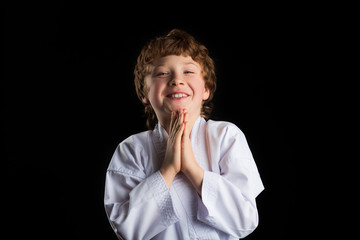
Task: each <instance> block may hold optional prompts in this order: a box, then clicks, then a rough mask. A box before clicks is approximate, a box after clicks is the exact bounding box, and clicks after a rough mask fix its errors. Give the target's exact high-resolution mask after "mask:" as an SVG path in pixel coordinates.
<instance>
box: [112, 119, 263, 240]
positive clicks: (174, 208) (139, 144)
mask: <svg viewBox="0 0 360 240" xmlns="http://www.w3.org/2000/svg"><path fill="white" fill-rule="evenodd" d="M167 139H168V135H167V133H166V131H165V129H164V128H163V127H161V125H160V124H158V125H157V126H156V127H155V129H154V130H153V131H145V132H142V133H139V134H135V135H133V136H130V137H129V138H127V139H126V140H124V141H123V142H122V143H120V144H119V146H118V147H117V149H116V151H115V153H114V155H113V157H112V159H111V162H110V165H109V168H108V170H107V173H106V184H105V210H106V213H107V216H108V218H109V221H110V223H111V226H112V228H113V229H114V231H115V233H116V235H117V236H118V237H119V239H121V238H123V239H127V240H135V239H141V240H145V239H171V240H177V239H179V240H180V239H181V240H184V239H212V240H214V239H221V240H224V239H239V238H243V237H245V236H247V235H248V234H250V233H251V232H252V231H254V229H255V228H256V227H257V225H258V212H257V208H256V202H255V198H256V196H257V195H258V194H259V193H260V192H261V191H262V190H263V189H264V186H263V184H262V181H261V179H260V176H259V172H258V170H257V167H256V164H255V162H254V159H253V157H252V154H251V152H250V149H249V147H248V144H247V142H246V139H245V136H244V134H243V133H242V132H241V130H240V129H239V128H237V127H236V126H235V125H234V124H231V123H228V122H219V121H211V120H209V121H205V120H204V119H203V118H201V117H199V119H198V120H197V121H196V122H195V124H194V126H193V129H192V132H191V144H192V147H193V152H194V155H195V158H196V160H197V162H198V163H199V165H200V166H201V168H202V169H204V171H205V174H204V179H203V184H202V196H201V197H200V196H199V195H198V194H197V192H196V190H195V188H194V187H193V186H192V184H191V182H190V181H189V180H188V179H187V177H186V176H185V175H184V174H182V173H181V172H180V173H179V174H177V175H176V177H175V179H174V181H173V183H172V185H171V188H170V190H169V189H168V187H167V186H166V184H165V181H164V179H163V177H162V175H161V173H160V172H159V168H160V166H161V163H162V161H163V158H164V156H165V150H166V143H167Z"/></svg>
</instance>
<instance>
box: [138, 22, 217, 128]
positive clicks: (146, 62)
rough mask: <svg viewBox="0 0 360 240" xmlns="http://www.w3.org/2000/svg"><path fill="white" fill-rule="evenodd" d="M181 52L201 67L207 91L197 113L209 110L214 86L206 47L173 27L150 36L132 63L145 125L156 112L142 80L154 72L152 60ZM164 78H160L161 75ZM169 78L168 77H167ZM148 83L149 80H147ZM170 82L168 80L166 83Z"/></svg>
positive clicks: (153, 120)
mask: <svg viewBox="0 0 360 240" xmlns="http://www.w3.org/2000/svg"><path fill="white" fill-rule="evenodd" d="M171 55H173V56H182V57H187V58H189V57H190V58H191V60H193V61H194V62H196V63H197V65H198V66H199V68H201V70H200V71H201V73H200V74H201V78H202V79H203V81H204V86H205V88H206V91H207V92H208V95H207V96H208V97H206V99H205V98H204V99H205V100H203V101H202V106H201V111H200V115H201V116H202V117H204V118H206V119H208V118H209V117H210V114H211V111H212V104H211V100H212V98H213V95H214V92H215V89H216V76H215V67H214V62H213V60H212V59H211V58H210V56H209V55H208V50H207V48H206V47H205V46H204V45H202V44H200V43H198V42H197V41H196V40H195V39H194V38H193V37H192V36H191V35H189V34H188V33H186V32H184V31H181V30H178V29H174V30H172V31H170V32H169V33H168V34H167V35H164V36H161V37H157V38H155V39H153V40H151V41H150V42H149V43H148V44H147V45H145V47H144V48H143V49H142V51H141V53H140V55H139V57H138V59H137V64H136V66H135V70H134V75H135V79H134V81H135V87H136V93H137V95H138V97H139V99H140V100H141V101H142V102H143V103H144V105H145V113H146V115H147V126H148V128H149V129H153V128H154V127H155V125H156V123H157V116H156V114H155V111H154V109H153V106H152V105H151V102H150V101H149V86H148V84H149V82H148V83H146V77H147V76H149V75H150V74H154V73H153V70H154V64H155V63H156V62H158V60H159V59H161V58H164V57H167V56H171ZM163 79H164V78H163ZM168 79H169V80H168V81H169V82H170V81H171V80H170V78H168ZM150 84H151V83H150ZM169 84H170V83H169Z"/></svg>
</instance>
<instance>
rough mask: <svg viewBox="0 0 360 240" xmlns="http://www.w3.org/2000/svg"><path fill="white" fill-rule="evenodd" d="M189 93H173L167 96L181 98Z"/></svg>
mask: <svg viewBox="0 0 360 240" xmlns="http://www.w3.org/2000/svg"><path fill="white" fill-rule="evenodd" d="M188 96H189V95H187V94H185V93H173V94H169V95H167V97H169V98H174V99H180V98H185V97H188Z"/></svg>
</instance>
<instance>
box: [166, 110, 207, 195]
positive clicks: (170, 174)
mask: <svg viewBox="0 0 360 240" xmlns="http://www.w3.org/2000/svg"><path fill="white" fill-rule="evenodd" d="M191 130H192V125H190V124H188V112H186V110H182V111H180V112H178V113H172V114H171V120H170V127H169V139H168V142H167V147H166V153H165V158H164V161H163V163H162V166H161V168H160V172H161V174H162V176H163V178H164V180H165V182H166V185H167V186H168V188H169V189H170V186H171V183H172V181H173V180H174V178H175V176H176V174H177V173H178V172H180V171H182V172H183V173H184V174H185V176H187V177H188V179H189V180H190V181H191V182H192V184H193V185H194V187H195V189H196V191H197V192H198V194H200V195H201V186H202V180H203V178H204V170H203V169H202V168H201V167H200V166H199V164H198V163H197V161H196V159H195V156H194V153H193V150H192V146H191V141H190V133H191Z"/></svg>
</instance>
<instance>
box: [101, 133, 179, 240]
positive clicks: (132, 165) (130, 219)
mask: <svg viewBox="0 0 360 240" xmlns="http://www.w3.org/2000/svg"><path fill="white" fill-rule="evenodd" d="M135 143H136V142H135V141H134V139H133V138H129V139H127V140H125V142H123V143H121V144H120V145H119V146H118V147H117V149H116V151H115V153H114V155H113V157H112V159H111V162H110V165H109V168H108V170H107V173H106V183H105V197H104V203H105V211H106V214H107V217H108V219H109V221H110V224H111V226H112V228H113V230H114V231H115V233H116V234H117V236H118V237H119V238H121V237H122V238H125V239H151V238H152V237H154V236H155V235H157V234H158V233H160V232H161V231H163V230H165V229H166V228H167V227H168V226H169V225H171V224H173V223H175V222H176V221H178V217H177V214H176V212H175V208H174V206H173V203H172V197H171V193H170V191H169V189H168V188H167V186H166V183H165V181H164V179H163V177H162V175H161V173H160V172H159V171H156V172H154V173H152V174H151V175H150V176H146V174H145V172H144V169H143V166H142V164H141V162H142V160H144V158H148V157H149V156H148V155H147V154H146V152H145V151H144V149H143V148H142V147H141V144H135Z"/></svg>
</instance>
